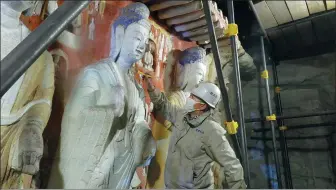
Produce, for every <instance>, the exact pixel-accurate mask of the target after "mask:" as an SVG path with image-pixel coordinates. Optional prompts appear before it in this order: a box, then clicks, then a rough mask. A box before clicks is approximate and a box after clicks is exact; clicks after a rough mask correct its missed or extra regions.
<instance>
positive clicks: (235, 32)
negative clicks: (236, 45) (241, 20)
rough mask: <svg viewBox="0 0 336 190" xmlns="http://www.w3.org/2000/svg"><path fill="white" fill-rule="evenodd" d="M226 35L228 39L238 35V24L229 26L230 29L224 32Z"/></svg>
mask: <svg viewBox="0 0 336 190" xmlns="http://www.w3.org/2000/svg"><path fill="white" fill-rule="evenodd" d="M224 35H225V36H226V37H230V36H236V35H238V25H237V24H229V25H228V28H227V29H225V30H224Z"/></svg>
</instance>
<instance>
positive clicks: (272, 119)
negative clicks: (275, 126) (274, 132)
mask: <svg viewBox="0 0 336 190" xmlns="http://www.w3.org/2000/svg"><path fill="white" fill-rule="evenodd" d="M266 120H267V121H276V115H275V114H272V115H269V116H266Z"/></svg>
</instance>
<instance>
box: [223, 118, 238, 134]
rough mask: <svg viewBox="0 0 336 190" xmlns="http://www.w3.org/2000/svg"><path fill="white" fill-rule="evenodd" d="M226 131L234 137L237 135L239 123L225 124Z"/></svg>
mask: <svg viewBox="0 0 336 190" xmlns="http://www.w3.org/2000/svg"><path fill="white" fill-rule="evenodd" d="M225 126H226V130H227V132H228V133H229V134H230V135H234V134H236V133H237V131H238V130H237V129H238V123H237V122H235V121H234V120H232V121H231V122H228V121H227V122H225Z"/></svg>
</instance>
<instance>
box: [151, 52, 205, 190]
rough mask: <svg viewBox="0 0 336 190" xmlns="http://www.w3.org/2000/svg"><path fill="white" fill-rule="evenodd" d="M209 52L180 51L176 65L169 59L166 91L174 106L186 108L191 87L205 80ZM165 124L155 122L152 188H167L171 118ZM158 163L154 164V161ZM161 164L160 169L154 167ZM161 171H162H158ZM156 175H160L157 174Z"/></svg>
mask: <svg viewBox="0 0 336 190" xmlns="http://www.w3.org/2000/svg"><path fill="white" fill-rule="evenodd" d="M205 57H206V52H205V50H204V49H203V48H200V47H192V48H188V49H186V50H184V51H182V52H181V53H180V56H179V58H178V61H176V63H175V65H173V63H170V62H167V66H166V71H167V72H166V73H165V91H166V93H167V97H168V100H169V101H170V102H172V103H173V104H174V105H176V106H179V107H183V106H184V105H185V103H186V98H187V97H189V95H190V93H189V92H190V91H191V89H193V88H194V87H195V86H196V85H197V84H199V83H200V82H201V81H203V80H204V77H205V73H206V68H207V66H206V62H205ZM164 125H165V127H164V126H161V124H160V123H159V122H157V121H156V122H155V123H154V126H153V132H155V136H156V139H157V152H156V155H155V159H156V161H155V162H154V161H153V162H152V163H153V164H152V165H151V166H150V167H149V173H148V180H149V181H148V184H149V186H150V187H149V188H164V175H163V174H164V168H165V163H166V157H167V152H168V146H169V135H170V131H169V130H167V129H166V128H169V127H171V125H172V124H171V123H170V122H169V121H165V122H164ZM156 163H158V164H157V165H155V166H154V164H156ZM154 167H159V168H160V169H157V168H154ZM157 171H160V172H159V174H157ZM153 175H156V176H155V177H154V176H153Z"/></svg>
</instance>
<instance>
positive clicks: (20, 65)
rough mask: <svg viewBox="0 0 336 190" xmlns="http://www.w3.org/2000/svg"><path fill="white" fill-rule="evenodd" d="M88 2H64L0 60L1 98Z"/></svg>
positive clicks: (86, 0)
mask: <svg viewBox="0 0 336 190" xmlns="http://www.w3.org/2000/svg"><path fill="white" fill-rule="evenodd" d="M89 2H90V1H88V0H85V1H84V0H83V1H65V2H64V3H63V4H62V6H60V7H59V8H58V9H56V10H55V12H53V13H52V14H51V15H50V16H48V17H47V19H46V20H45V21H43V22H42V24H41V25H40V26H39V27H37V28H36V30H34V31H33V32H32V33H30V34H29V35H28V36H27V37H26V38H25V39H24V40H23V41H22V42H21V43H20V44H19V45H17V46H16V47H15V48H14V49H13V50H12V51H11V52H10V53H9V54H8V55H7V56H6V57H5V58H3V60H1V75H0V77H1V81H0V82H1V90H0V96H1V97H2V96H3V95H4V94H5V93H6V92H7V90H8V89H9V88H10V87H11V86H12V85H13V84H14V83H15V82H16V81H17V80H18V79H19V78H20V76H21V75H22V74H23V73H24V72H26V71H27V69H28V68H29V67H30V66H31V65H32V64H33V63H34V62H35V61H36V60H37V59H38V58H39V57H40V55H41V54H42V53H43V52H44V51H45V50H46V49H47V48H48V47H49V46H50V45H51V44H52V43H53V42H54V41H56V39H57V37H58V36H59V35H60V34H61V33H62V32H63V31H64V30H65V28H66V27H67V26H68V24H69V23H70V22H71V21H72V20H74V19H75V18H76V17H77V16H78V15H79V13H81V12H82V10H83V9H84V8H86V7H87V6H88V4H89Z"/></svg>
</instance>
